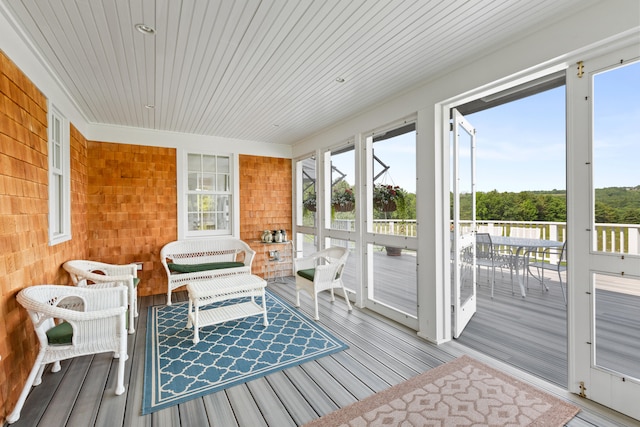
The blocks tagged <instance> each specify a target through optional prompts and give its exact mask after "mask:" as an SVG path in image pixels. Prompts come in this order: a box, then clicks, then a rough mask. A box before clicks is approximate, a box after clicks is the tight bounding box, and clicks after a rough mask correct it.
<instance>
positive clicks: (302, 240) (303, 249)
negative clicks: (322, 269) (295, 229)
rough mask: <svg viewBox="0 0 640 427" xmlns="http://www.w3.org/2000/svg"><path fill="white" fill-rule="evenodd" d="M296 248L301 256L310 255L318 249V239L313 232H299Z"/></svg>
mask: <svg viewBox="0 0 640 427" xmlns="http://www.w3.org/2000/svg"><path fill="white" fill-rule="evenodd" d="M296 250H297V255H298V256H299V257H306V256H310V255H312V254H313V253H315V252H317V251H318V239H317V238H316V236H315V235H313V234H305V233H297V235H296Z"/></svg>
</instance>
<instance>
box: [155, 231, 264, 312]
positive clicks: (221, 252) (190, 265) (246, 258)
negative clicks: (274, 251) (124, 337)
mask: <svg viewBox="0 0 640 427" xmlns="http://www.w3.org/2000/svg"><path fill="white" fill-rule="evenodd" d="M255 254H256V252H255V251H254V250H253V249H251V248H250V247H249V245H247V244H246V243H245V242H243V241H242V240H240V239H233V238H223V239H193V240H177V241H175V242H169V243H167V244H166V245H164V247H163V248H162V250H161V251H160V260H161V261H162V265H163V266H164V269H165V271H166V273H167V279H168V284H167V305H171V291H173V290H174V289H176V288H179V287H181V286H185V285H186V284H188V283H189V282H192V281H193V280H201V279H210V278H213V277H220V276H227V275H230V274H251V263H252V262H253V258H254V256H255Z"/></svg>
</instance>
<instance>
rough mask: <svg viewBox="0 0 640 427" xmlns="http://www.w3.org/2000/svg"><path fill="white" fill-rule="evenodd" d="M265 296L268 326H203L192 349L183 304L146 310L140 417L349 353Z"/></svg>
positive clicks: (254, 322) (250, 322)
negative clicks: (318, 359)
mask: <svg viewBox="0 0 640 427" xmlns="http://www.w3.org/2000/svg"><path fill="white" fill-rule="evenodd" d="M266 295H267V297H266V298H267V313H268V317H269V326H267V327H266V328H265V327H264V326H263V319H262V315H259V316H251V317H247V318H245V319H240V320H233V321H229V322H226V323H221V324H219V325H214V326H207V327H204V328H200V342H199V343H198V344H195V345H194V344H193V341H192V339H193V328H190V329H187V328H186V324H187V320H186V319H187V303H186V302H184V303H178V304H174V305H172V306H154V307H150V308H149V312H148V323H147V343H146V344H147V346H146V358H145V367H144V394H143V398H142V414H143V415H145V414H149V413H151V412H155V411H158V410H160V409H164V408H166V407H169V406H172V405H177V404H179V403H182V402H185V401H187V400H190V399H195V398H197V397H200V396H203V395H206V394H209V393H213V392H216V391H219V390H223V389H225V388H227V387H231V386H234V385H236V384H240V383H244V382H246V381H250V380H252V379H255V378H259V377H262V376H265V375H268V374H270V373H272V372H276V371H279V370H281V369H285V368H288V367H290V366H295V365H298V364H301V363H304V362H308V361H310V360H314V359H317V358H319V357H322V356H326V355H329V354H332V353H336V352H338V351H341V350H344V349H346V348H348V347H347V346H346V345H345V344H344V343H343V342H342V341H340V340H338V339H337V338H335V337H334V336H332V335H331V334H330V333H329V332H327V331H326V330H324V329H323V328H321V327H319V326H318V324H317V323H316V322H314V321H312V320H310V319H307V318H306V317H305V316H303V315H302V314H301V313H300V312H299V311H298V310H296V309H295V308H293V307H291V306H290V305H289V304H287V303H286V302H284V301H283V300H281V299H280V298H279V297H277V296H275V295H273V294H271V293H270V292H269V291H267V292H266ZM234 302H235V300H234ZM214 306H216V304H211V305H210V306H207V307H211V308H213V307H214Z"/></svg>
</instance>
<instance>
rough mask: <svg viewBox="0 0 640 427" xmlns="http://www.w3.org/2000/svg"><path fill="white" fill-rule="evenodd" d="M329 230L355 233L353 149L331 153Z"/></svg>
mask: <svg viewBox="0 0 640 427" xmlns="http://www.w3.org/2000/svg"><path fill="white" fill-rule="evenodd" d="M330 179H331V201H330V203H329V205H330V206H331V228H333V229H336V230H347V231H355V228H356V227H355V224H356V222H355V209H356V198H355V149H354V148H353V147H350V148H347V149H342V150H337V151H334V152H332V153H331V178H330Z"/></svg>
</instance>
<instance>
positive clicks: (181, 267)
mask: <svg viewBox="0 0 640 427" xmlns="http://www.w3.org/2000/svg"><path fill="white" fill-rule="evenodd" d="M167 266H168V267H169V270H170V271H173V272H175V273H195V272H198V271H207V270H220V269H223V268H235V267H244V263H243V262H235V261H228V262H207V263H204V264H175V263H168V264H167Z"/></svg>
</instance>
